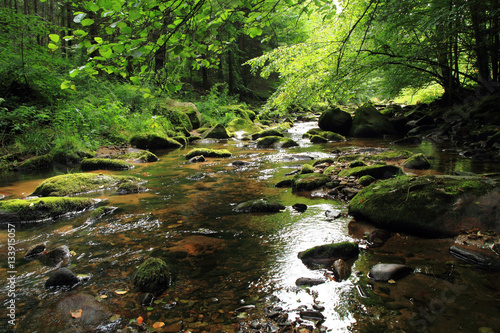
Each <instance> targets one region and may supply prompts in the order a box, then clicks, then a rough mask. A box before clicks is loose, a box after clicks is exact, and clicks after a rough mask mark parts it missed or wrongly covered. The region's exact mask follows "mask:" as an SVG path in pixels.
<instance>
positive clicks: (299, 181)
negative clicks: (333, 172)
mask: <svg viewBox="0 0 500 333" xmlns="http://www.w3.org/2000/svg"><path fill="white" fill-rule="evenodd" d="M330 180H331V178H330V177H329V176H326V175H323V174H320V173H310V174H305V175H297V176H295V177H294V178H293V183H292V189H293V190H294V191H298V192H300V191H312V190H315V189H317V188H320V187H321V186H323V185H325V184H326V183H328V182H329V181H330Z"/></svg>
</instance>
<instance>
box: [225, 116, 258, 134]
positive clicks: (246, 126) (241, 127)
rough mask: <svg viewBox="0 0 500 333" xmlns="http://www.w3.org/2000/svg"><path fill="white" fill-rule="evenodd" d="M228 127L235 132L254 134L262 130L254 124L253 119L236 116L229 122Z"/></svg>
mask: <svg viewBox="0 0 500 333" xmlns="http://www.w3.org/2000/svg"><path fill="white" fill-rule="evenodd" d="M227 129H228V130H229V131H230V132H233V133H234V132H239V131H241V132H244V133H247V134H252V133H255V132H259V131H260V127H259V126H257V125H256V124H254V123H253V122H252V121H251V120H249V119H244V118H236V119H233V120H231V121H230V122H229V124H227Z"/></svg>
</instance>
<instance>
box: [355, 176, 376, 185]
mask: <svg viewBox="0 0 500 333" xmlns="http://www.w3.org/2000/svg"><path fill="white" fill-rule="evenodd" d="M376 180H377V179H376V178H375V177H372V176H370V175H366V176H362V177H361V178H359V181H358V183H359V184H360V185H361V186H368V185H370V184H371V183H373V182H374V181H376Z"/></svg>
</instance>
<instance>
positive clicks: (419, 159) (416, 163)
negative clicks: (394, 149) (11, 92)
mask: <svg viewBox="0 0 500 333" xmlns="http://www.w3.org/2000/svg"><path fill="white" fill-rule="evenodd" d="M403 166H404V167H405V168H408V169H417V170H426V169H429V168H430V167H431V164H430V163H429V161H428V160H427V158H426V157H425V155H424V154H414V155H412V156H411V157H410V158H408V159H407V160H406V161H404V163H403Z"/></svg>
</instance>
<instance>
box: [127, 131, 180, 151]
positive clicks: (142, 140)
mask: <svg viewBox="0 0 500 333" xmlns="http://www.w3.org/2000/svg"><path fill="white" fill-rule="evenodd" d="M130 144H131V145H133V146H136V147H137V148H140V149H169V148H180V147H182V144H181V143H180V142H178V141H176V140H174V139H171V138H168V137H162V136H159V135H156V134H138V135H135V136H133V137H132V138H131V139H130Z"/></svg>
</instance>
